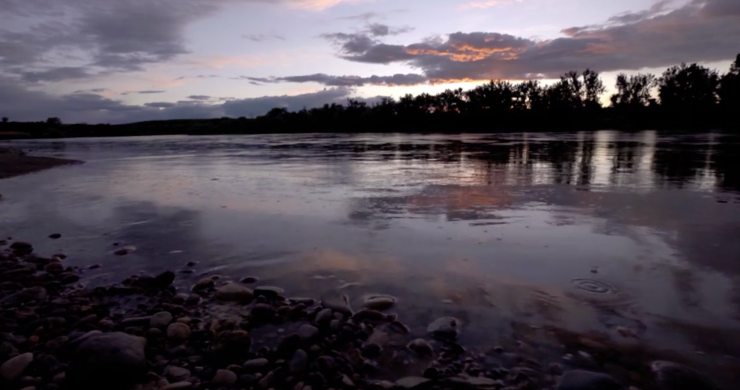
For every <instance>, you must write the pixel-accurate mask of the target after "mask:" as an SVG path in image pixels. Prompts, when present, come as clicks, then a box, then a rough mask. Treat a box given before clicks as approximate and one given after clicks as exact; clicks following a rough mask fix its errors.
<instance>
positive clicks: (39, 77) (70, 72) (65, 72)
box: [21, 67, 92, 83]
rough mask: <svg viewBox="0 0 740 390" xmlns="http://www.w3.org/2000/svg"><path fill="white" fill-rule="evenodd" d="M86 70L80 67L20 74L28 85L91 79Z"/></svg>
mask: <svg viewBox="0 0 740 390" xmlns="http://www.w3.org/2000/svg"><path fill="white" fill-rule="evenodd" d="M91 76H92V75H91V74H90V73H88V71H87V69H85V68H82V67H61V68H54V69H49V70H46V71H41V72H22V73H21V78H22V79H23V80H25V81H28V82H30V83H37V82H39V81H61V80H70V79H83V78H88V77H91Z"/></svg>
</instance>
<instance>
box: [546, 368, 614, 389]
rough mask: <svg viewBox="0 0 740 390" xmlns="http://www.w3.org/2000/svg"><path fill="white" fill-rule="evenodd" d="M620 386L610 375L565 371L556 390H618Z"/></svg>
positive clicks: (583, 371)
mask: <svg viewBox="0 0 740 390" xmlns="http://www.w3.org/2000/svg"><path fill="white" fill-rule="evenodd" d="M621 388H622V386H621V385H620V384H619V383H618V382H617V380H616V379H614V378H613V377H612V376H611V375H607V374H603V373H600V372H593V371H586V370H570V371H566V372H565V373H564V374H563V376H561V377H560V380H559V381H558V384H557V387H555V389H556V390H620V389H621Z"/></svg>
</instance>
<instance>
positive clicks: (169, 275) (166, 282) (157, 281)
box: [152, 271, 175, 289]
mask: <svg viewBox="0 0 740 390" xmlns="http://www.w3.org/2000/svg"><path fill="white" fill-rule="evenodd" d="M174 281H175V273H174V272H172V271H165V272H162V273H161V274H159V275H157V276H155V277H154V280H153V281H152V287H155V288H159V289H165V288H167V287H169V286H170V285H171V284H172V282H174Z"/></svg>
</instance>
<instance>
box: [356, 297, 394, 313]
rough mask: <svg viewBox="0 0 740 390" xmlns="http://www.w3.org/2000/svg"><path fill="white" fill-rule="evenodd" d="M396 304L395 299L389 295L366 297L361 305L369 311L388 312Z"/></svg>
mask: <svg viewBox="0 0 740 390" xmlns="http://www.w3.org/2000/svg"><path fill="white" fill-rule="evenodd" d="M395 304H396V298H395V297H392V296H390V295H366V296H365V299H364V301H363V305H364V306H365V308H366V309H371V310H379V311H383V310H388V309H390V308H391V307H393V305H395Z"/></svg>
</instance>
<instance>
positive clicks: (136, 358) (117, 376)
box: [67, 332, 148, 390]
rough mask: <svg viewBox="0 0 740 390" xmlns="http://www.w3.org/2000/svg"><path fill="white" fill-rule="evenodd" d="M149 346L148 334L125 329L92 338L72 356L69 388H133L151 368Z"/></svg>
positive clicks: (81, 345)
mask: <svg viewBox="0 0 740 390" xmlns="http://www.w3.org/2000/svg"><path fill="white" fill-rule="evenodd" d="M83 337H84V336H83ZM145 347H146V339H145V338H143V337H137V336H132V335H129V334H126V333H121V332H114V333H105V334H101V335H97V336H93V337H90V338H88V339H87V340H85V341H84V342H83V343H82V344H80V346H79V347H78V348H77V350H76V351H75V353H74V355H73V356H72V361H71V364H70V366H69V369H68V371H67V383H68V384H69V388H71V389H99V388H105V389H116V390H118V389H121V390H123V389H130V388H131V387H133V386H134V385H136V384H138V383H141V381H143V379H144V377H145V375H146V373H147V371H148V365H147V360H146V355H145V352H144V348H145Z"/></svg>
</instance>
